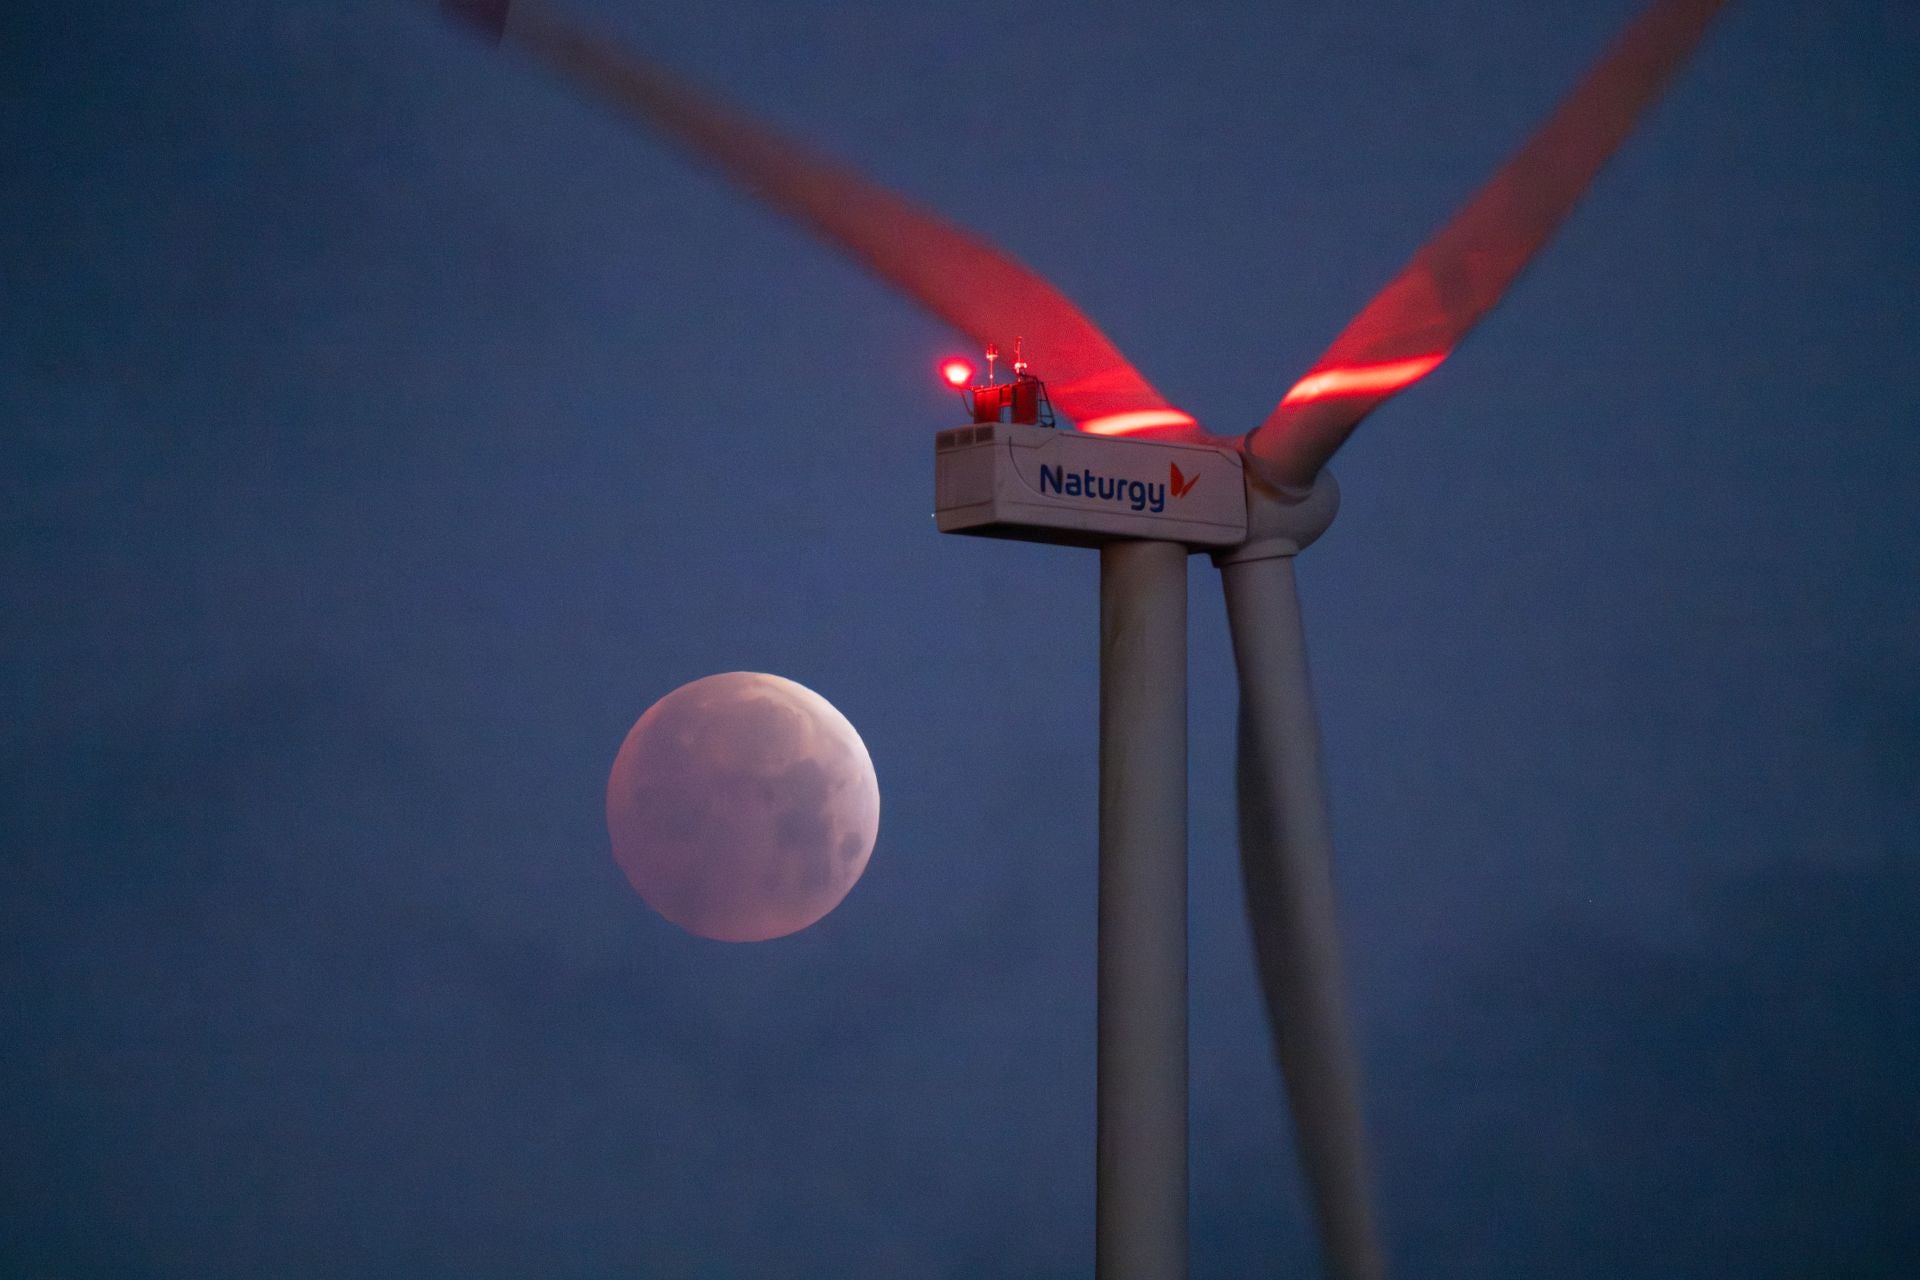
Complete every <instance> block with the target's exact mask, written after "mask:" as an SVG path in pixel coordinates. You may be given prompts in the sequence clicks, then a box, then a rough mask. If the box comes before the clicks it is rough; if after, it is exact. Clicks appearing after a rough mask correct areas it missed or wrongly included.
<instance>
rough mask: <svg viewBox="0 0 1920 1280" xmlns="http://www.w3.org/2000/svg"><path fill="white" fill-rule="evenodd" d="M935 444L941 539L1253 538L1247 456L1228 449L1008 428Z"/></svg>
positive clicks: (1081, 542) (988, 426)
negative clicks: (1242, 458) (1246, 481)
mask: <svg viewBox="0 0 1920 1280" xmlns="http://www.w3.org/2000/svg"><path fill="white" fill-rule="evenodd" d="M933 447H934V454H933V476H934V503H933V508H934V509H933V514H934V520H935V522H936V523H937V524H938V525H939V527H940V532H942V533H972V534H979V535H982V536H984V537H989V538H1023V539H1026V540H1027V541H1030V542H1064V543H1069V544H1071V545H1074V546H1098V545H1099V544H1100V543H1103V542H1110V541H1112V540H1114V539H1116V538H1147V539H1153V540H1155V541H1159V542H1183V543H1185V544H1187V545H1188V546H1191V547H1235V546H1239V545H1240V544H1241V543H1242V542H1245V541H1246V539H1247V496H1246V490H1245V486H1244V481H1243V479H1242V475H1241V467H1240V457H1239V455H1238V454H1234V453H1229V452H1227V451H1225V450H1223V449H1211V448H1208V447H1207V446H1205V445H1191V444H1163V443H1161V442H1159V441H1154V440H1127V439H1122V438H1119V437H1115V436H1093V435H1083V434H1081V433H1080V432H1078V431H1056V430H1052V429H1049V428H1047V427H1030V426H1020V425H1017V424H1008V423H1001V422H988V423H982V424H980V425H979V426H966V427H955V428H954V429H953V430H951V431H942V432H941V433H940V434H939V435H938V436H936V437H935V438H934V446H933Z"/></svg>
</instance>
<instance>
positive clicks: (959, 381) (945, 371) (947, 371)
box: [940, 360, 973, 391]
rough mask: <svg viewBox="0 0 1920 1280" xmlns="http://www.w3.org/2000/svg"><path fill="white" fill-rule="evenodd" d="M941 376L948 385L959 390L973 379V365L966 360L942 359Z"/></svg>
mask: <svg viewBox="0 0 1920 1280" xmlns="http://www.w3.org/2000/svg"><path fill="white" fill-rule="evenodd" d="M940 376H941V378H943V379H945V381H946V384H947V385H948V386H950V387H952V388H953V389H954V390H956V391H958V390H959V389H960V388H962V387H964V386H967V385H968V384H969V383H971V382H972V381H973V366H972V365H971V364H968V363H967V362H966V361H965V360H942V361H941V362H940Z"/></svg>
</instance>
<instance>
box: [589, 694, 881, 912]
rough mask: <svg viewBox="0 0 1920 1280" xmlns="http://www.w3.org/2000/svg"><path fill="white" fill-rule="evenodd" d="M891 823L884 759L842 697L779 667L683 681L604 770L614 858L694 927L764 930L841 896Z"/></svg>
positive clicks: (663, 908)
mask: <svg viewBox="0 0 1920 1280" xmlns="http://www.w3.org/2000/svg"><path fill="white" fill-rule="evenodd" d="M879 832H880V784H879V781H878V780H877V779H876V778H875V777H874V773H873V761H872V759H871V758H870V757H868V755H867V747H866V744H865V743H864V742H862V741H861V740H860V735H859V734H858V733H856V732H855V731H854V728H853V725H852V724H850V723H848V721H847V718H846V717H845V716H843V715H841V714H840V712H839V711H837V710H835V708H834V706H833V704H832V703H830V702H828V701H827V700H826V699H825V698H823V697H821V696H820V695H819V694H817V693H815V692H814V691H813V690H811V689H809V688H807V687H806V686H805V685H801V684H796V683H794V682H793V681H791V680H787V679H783V678H782V677H780V676H774V675H767V674H765V673H762V672H757V671H730V672H727V673H725V674H723V675H715V676H707V677H705V678H704V679H700V680H695V681H694V682H693V683H691V684H685V685H682V686H680V687H679V688H678V689H675V690H674V691H673V692H672V693H669V694H668V695H667V696H666V697H664V698H662V699H660V701H658V702H656V703H654V704H653V705H652V706H651V707H649V708H647V711H646V714H645V715H642V716H641V717H640V719H639V720H637V721H635V722H634V726H633V728H632V730H631V731H629V732H628V734H627V738H626V741H625V742H623V743H621V744H620V753H619V755H617V756H616V757H614V761H613V770H612V772H610V773H609V774H608V775H607V834H608V836H609V837H611V839H612V842H613V857H614V861H616V862H618V863H619V864H620V869H621V870H622V871H624V872H626V875H627V880H628V881H629V882H630V883H631V884H632V885H633V887H634V890H635V892H637V893H638V894H639V895H640V896H641V897H642V898H644V899H645V900H646V903H647V905H648V906H650V907H652V908H653V909H654V910H655V911H657V912H659V913H660V914H661V915H663V916H665V917H666V918H667V919H668V920H671V921H672V922H673V923H674V924H677V925H679V926H680V927H681V928H682V929H685V930H686V931H687V932H688V933H692V934H697V935H698V936H700V937H703V938H715V939H718V940H720V941H722V942H762V941H765V940H766V939H768V938H781V937H785V936H786V935H787V934H790V933H795V932H798V931H799V930H801V929H804V928H806V927H807V926H808V925H810V924H812V923H814V921H816V920H818V919H820V918H821V917H822V916H824V915H826V914H827V912H829V911H831V910H833V909H834V908H835V907H836V906H838V905H840V900H841V899H842V898H844V897H846V896H847V891H848V890H849V889H851V888H853V884H854V881H856V880H858V879H859V878H860V873H861V872H863V871H865V870H866V868H867V859H868V858H869V857H870V856H871V855H872V853H873V842H874V839H875V838H876V837H877V836H878V835H879Z"/></svg>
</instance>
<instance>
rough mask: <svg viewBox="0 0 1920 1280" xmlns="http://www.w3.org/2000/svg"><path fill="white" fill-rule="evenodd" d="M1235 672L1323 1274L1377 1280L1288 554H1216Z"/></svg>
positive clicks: (1245, 840)
mask: <svg viewBox="0 0 1920 1280" xmlns="http://www.w3.org/2000/svg"><path fill="white" fill-rule="evenodd" d="M1220 576H1221V580H1222V583H1223V585H1224V586H1225V588H1226V596H1227V621H1228V625H1229V627H1230V629H1231V631H1232V633H1233V657H1234V664H1235V666H1236V667H1237V668H1238V670H1239V675H1240V740H1239V761H1238V769H1237V783H1238V789H1239V801H1240V868H1241V874H1242V876H1243V878H1244V880H1245V883H1246V894H1247V918H1248V921H1249V922H1250V924H1251V925H1252V929H1253V943H1254V952H1255V957H1256V959H1257V961H1258V963H1259V969H1260V986H1261V989H1262V991H1263V992H1264V994H1265V996H1266V1003H1267V1014H1268V1017H1269V1019H1270V1021H1271V1025H1272V1030H1273V1043H1274V1052H1275V1056H1276V1057H1277V1058H1278V1060H1279V1063H1280V1069H1281V1075H1282V1078H1283V1080H1284V1082H1285V1085H1286V1092H1287V1102H1288V1106H1289V1109H1290V1110H1291V1112H1292V1115H1293V1132H1294V1141H1295V1144H1296V1146H1297V1147H1298V1150H1299V1155H1300V1164H1301V1167H1302V1169H1303V1170H1304V1172H1305V1174H1306V1180H1307V1186H1308V1190H1309V1192H1310V1193H1311V1195H1312V1199H1313V1207H1314V1215H1315V1218H1316V1220H1317V1222H1318V1224H1319V1232H1320V1247H1321V1252H1322V1253H1323V1254H1324V1256H1325V1259H1326V1264H1327V1272H1328V1274H1329V1275H1332V1276H1336V1277H1339V1278H1340V1280H1380V1277H1383V1276H1384V1275H1385V1274H1386V1260H1385V1255H1384V1253H1383V1251H1382V1249H1381V1246H1380V1239H1379V1235H1378V1232H1377V1229H1376V1226H1375V1222H1374V1210H1373V1193H1372V1185H1371V1182H1370V1178H1369V1175H1368V1172H1367V1150H1366V1133H1365V1125H1364V1123H1363V1121H1362V1119H1361V1107H1360V1071H1359V1067H1358V1065H1357V1063H1356V1061H1355V1056H1354V1051H1353V1044H1352V1037H1351V1034H1350V1032H1349V1030H1348V1026H1347V1015H1346V997H1345V992H1344V984H1343V980H1342V977H1341V964H1340V939H1339V933H1338V926H1337V922H1336V920H1335V914H1334V903H1333V877H1332V871H1331V866H1330V859H1331V857H1332V852H1333V841H1332V837H1331V835H1330V832H1329V828H1328V823H1327V805H1326V795H1325V791H1324V788H1323V786H1322V782H1321V776H1320V738H1319V730H1318V728H1317V727H1316V725H1315V723H1314V713H1313V695H1312V691H1311V689H1310V687H1309V685H1308V681H1307V655H1306V640H1305V636H1304V634H1303V633H1302V631H1301V626H1300V604H1299V598H1298V596H1297V595H1296V593H1295V590H1294V579H1293V559H1292V557H1291V556H1276V557H1272V558H1269V559H1259V560H1246V561H1240V562H1237V563H1235V562H1232V561H1229V562H1228V563H1225V564H1222V565H1221V569H1220Z"/></svg>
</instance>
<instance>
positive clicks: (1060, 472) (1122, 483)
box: [1040, 463, 1200, 515]
mask: <svg viewBox="0 0 1920 1280" xmlns="http://www.w3.org/2000/svg"><path fill="white" fill-rule="evenodd" d="M1171 466H1172V469H1171V471H1170V472H1169V473H1168V483H1166V484H1150V483H1148V482H1147V481H1145V480H1122V479H1119V478H1118V477H1115V476H1103V475H1101V474H1099V473H1098V472H1096V471H1068V470H1067V469H1066V468H1065V467H1049V466H1047V465H1046V464H1044V463H1042V464H1041V466H1040V492H1041V493H1047V492H1048V491H1052V492H1054V493H1057V494H1060V495H1061V496H1062V497H1067V498H1098V499H1099V500H1100V501H1102V502H1124V503H1126V504H1127V506H1128V507H1130V508H1132V509H1133V510H1135V511H1152V512H1154V513H1155V514H1156V515H1157V514H1158V513H1160V512H1162V511H1165V510H1166V509H1167V493H1168V492H1169V491H1171V492H1172V493H1173V496H1174V497H1176V498H1184V497H1186V496H1187V495H1188V494H1189V493H1191V492H1193V486H1194V485H1196V484H1198V483H1199V482H1200V477H1199V476H1188V475H1185V474H1183V473H1182V472H1181V470H1180V465H1179V464H1178V463H1173V464H1171Z"/></svg>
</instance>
